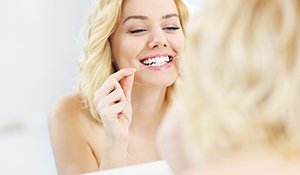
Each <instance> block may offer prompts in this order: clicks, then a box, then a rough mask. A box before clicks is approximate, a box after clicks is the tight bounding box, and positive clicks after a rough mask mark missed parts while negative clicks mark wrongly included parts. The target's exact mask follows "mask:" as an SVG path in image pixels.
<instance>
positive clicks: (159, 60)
mask: <svg viewBox="0 0 300 175" xmlns="http://www.w3.org/2000/svg"><path fill="white" fill-rule="evenodd" d="M169 61H170V58H169V57H168V56H161V57H154V58H150V59H146V60H144V61H142V63H143V64H147V65H153V64H156V65H159V64H162V63H165V62H169Z"/></svg>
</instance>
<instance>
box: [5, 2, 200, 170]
mask: <svg viewBox="0 0 300 175" xmlns="http://www.w3.org/2000/svg"><path fill="white" fill-rule="evenodd" d="M93 2H94V0H1V1H0V174H30V175H35V174H37V175H38V174H43V175H47V174H49V175H52V174H56V173H55V166H54V161H53V156H52V153H51V147H50V142H49V137H48V131H47V115H48V112H49V110H50V108H51V106H52V105H53V103H54V101H55V100H56V99H57V98H58V97H59V96H60V95H62V94H64V93H66V92H69V91H72V90H74V86H75V85H76V81H77V75H78V66H77V60H78V57H80V55H81V50H82V45H83V43H84V37H85V36H84V26H85V22H86V18H87V14H88V10H89V9H90V7H91V4H92V3H93ZM199 2H200V1H196V0H194V2H192V0H191V3H194V4H198V3H199Z"/></svg>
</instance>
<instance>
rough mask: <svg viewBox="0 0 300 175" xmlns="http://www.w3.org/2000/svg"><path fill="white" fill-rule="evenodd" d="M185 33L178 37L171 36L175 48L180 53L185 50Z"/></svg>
mask: <svg viewBox="0 0 300 175" xmlns="http://www.w3.org/2000/svg"><path fill="white" fill-rule="evenodd" d="M184 40H185V37H184V35H183V34H182V35H179V36H178V37H174V38H171V42H172V43H173V44H172V46H173V49H174V50H176V51H177V52H178V53H182V52H183V51H184Z"/></svg>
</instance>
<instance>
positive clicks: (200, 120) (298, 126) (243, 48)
mask: <svg viewBox="0 0 300 175" xmlns="http://www.w3.org/2000/svg"><path fill="white" fill-rule="evenodd" d="M201 9H202V10H201V11H199V12H200V13H198V14H196V16H195V19H193V20H195V21H197V22H193V23H192V24H191V29H192V31H191V35H190V36H189V40H188V42H187V46H188V47H187V50H186V54H185V56H184V59H183V60H182V61H183V72H184V73H183V75H182V79H183V81H184V83H181V84H180V86H179V94H181V96H180V97H181V99H182V102H183V103H182V104H183V105H185V106H184V111H185V114H186V115H184V118H183V119H184V121H185V125H186V127H184V129H185V130H184V131H185V134H186V136H187V137H186V138H187V142H188V143H189V144H188V145H189V147H188V151H190V152H192V153H193V157H198V158H199V157H202V158H203V159H204V160H203V159H201V160H199V161H205V162H208V161H211V160H213V159H217V158H220V157H222V156H226V155H228V154H230V153H233V152H238V151H240V150H247V149H252V148H258V149H260V148H262V149H265V148H267V149H271V150H275V151H276V152H279V153H280V155H283V156H287V157H289V156H296V157H297V156H298V157H299V155H300V134H299V133H300V20H299V19H300V1H298V0H230V1H229V0H209V1H206V2H204V3H203V4H202V5H201ZM216 26H217V27H216ZM195 152H198V154H195ZM203 156H204V157H203Z"/></svg>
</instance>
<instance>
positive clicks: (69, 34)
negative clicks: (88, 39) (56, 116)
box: [0, 0, 92, 175]
mask: <svg viewBox="0 0 300 175" xmlns="http://www.w3.org/2000/svg"><path fill="white" fill-rule="evenodd" d="M91 2H92V0H13V1H12V0H1V1H0V155H1V156H0V174H43V175H46V174H49V175H50V174H55V168H54V162H53V157H52V153H51V148H50V143H49V137H48V133H47V115H48V112H49V109H50V108H51V106H52V105H53V103H54V101H55V100H56V99H57V97H58V96H60V95H62V94H64V93H65V92H67V91H72V90H73V89H74V85H75V84H76V76H77V72H78V67H77V60H78V57H79V56H80V55H81V48H82V44H83V38H84V31H83V26H84V25H85V22H86V18H87V11H88V9H89V8H90V6H91Z"/></svg>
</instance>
